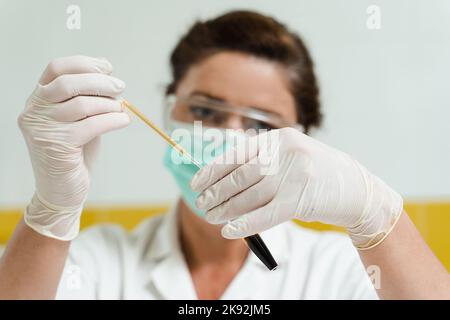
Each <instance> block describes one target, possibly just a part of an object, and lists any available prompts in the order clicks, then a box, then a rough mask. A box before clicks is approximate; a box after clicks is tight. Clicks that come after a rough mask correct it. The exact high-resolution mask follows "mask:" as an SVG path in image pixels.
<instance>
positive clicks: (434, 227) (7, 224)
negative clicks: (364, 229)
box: [0, 202, 450, 271]
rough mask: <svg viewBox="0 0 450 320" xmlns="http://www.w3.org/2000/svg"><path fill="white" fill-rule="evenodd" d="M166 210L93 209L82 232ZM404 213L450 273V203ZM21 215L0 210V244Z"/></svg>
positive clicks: (414, 205) (127, 224) (419, 205)
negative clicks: (88, 228) (94, 226)
mask: <svg viewBox="0 0 450 320" xmlns="http://www.w3.org/2000/svg"><path fill="white" fill-rule="evenodd" d="M167 208H168V205H156V206H155V205H149V206H111V207H108V206H101V207H99V206H96V207H93V206H91V207H87V208H86V209H85V210H84V212H83V215H82V218H81V228H82V229H83V228H86V227H88V226H92V225H95V224H99V223H117V224H120V225H122V226H123V227H124V228H126V229H127V230H131V229H133V228H134V227H135V226H136V225H137V224H139V222H140V221H142V220H143V219H145V218H147V217H150V216H153V215H157V214H162V213H164V212H166V211H167ZM405 209H406V211H407V212H408V214H409V215H410V217H411V219H412V220H413V221H414V223H415V224H416V226H417V228H418V229H419V231H420V233H421V234H422V236H423V237H424V238H425V240H426V241H427V243H428V245H429V246H430V247H431V249H432V250H433V252H434V253H435V254H436V256H437V257H438V258H439V259H440V260H441V261H442V263H443V264H444V265H445V267H446V268H447V270H449V271H450V202H409V203H407V204H405ZM21 215H22V209H18V208H15V209H14V208H13V209H6V208H4V209H0V244H4V243H6V242H7V241H8V239H9V238H10V237H11V235H12V233H13V231H14V228H15V226H16V224H17V223H18V222H19V220H20V218H21ZM298 224H299V225H301V226H304V227H307V228H312V229H316V230H337V231H344V230H343V229H342V228H337V227H333V226H329V225H324V224H321V223H304V222H298Z"/></svg>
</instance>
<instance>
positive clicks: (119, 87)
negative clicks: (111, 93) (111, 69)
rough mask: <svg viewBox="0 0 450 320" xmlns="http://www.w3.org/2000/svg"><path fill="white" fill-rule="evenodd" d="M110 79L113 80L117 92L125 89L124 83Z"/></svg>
mask: <svg viewBox="0 0 450 320" xmlns="http://www.w3.org/2000/svg"><path fill="white" fill-rule="evenodd" d="M112 79H113V82H114V85H115V86H116V88H117V90H118V91H123V90H124V89H125V87H126V84H125V82H123V81H122V80H120V79H117V78H112Z"/></svg>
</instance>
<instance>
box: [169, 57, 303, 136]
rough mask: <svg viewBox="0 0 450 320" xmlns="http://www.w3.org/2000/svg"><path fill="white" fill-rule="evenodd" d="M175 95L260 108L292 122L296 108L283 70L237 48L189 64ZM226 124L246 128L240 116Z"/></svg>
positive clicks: (236, 127)
mask: <svg viewBox="0 0 450 320" xmlns="http://www.w3.org/2000/svg"><path fill="white" fill-rule="evenodd" d="M176 96H177V99H181V98H189V97H199V98H205V99H208V100H213V101H219V102H224V103H226V104H228V105H231V106H233V108H234V107H235V108H239V106H245V107H251V108H255V109H259V110H262V111H264V112H267V113H268V114H273V115H276V116H278V117H281V118H282V119H284V120H285V121H287V122H289V123H295V122H296V120H297V112H296V107H295V101H294V97H293V96H292V94H291V92H290V91H289V83H288V79H287V74H286V70H285V69H284V68H283V67H282V66H281V65H278V64H276V63H273V62H270V61H268V60H264V59H261V58H257V57H254V56H251V55H247V54H242V53H236V52H227V51H225V52H220V53H216V54H214V55H211V56H209V57H208V58H206V59H204V60H202V61H201V62H199V63H197V64H196V65H194V66H192V67H191V68H190V69H189V70H188V72H187V73H186V75H185V76H184V78H183V79H182V80H181V81H180V83H179V85H178V87H177V91H176ZM222 126H223V127H225V128H231V129H247V128H246V127H245V124H244V120H243V119H242V117H241V116H237V115H236V116H230V117H227V118H226V123H225V124H222Z"/></svg>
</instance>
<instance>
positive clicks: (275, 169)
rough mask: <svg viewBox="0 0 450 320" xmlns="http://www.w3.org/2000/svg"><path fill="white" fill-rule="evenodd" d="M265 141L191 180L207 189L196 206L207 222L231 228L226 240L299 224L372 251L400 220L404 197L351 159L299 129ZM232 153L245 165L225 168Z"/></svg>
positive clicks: (220, 160) (240, 150) (195, 186)
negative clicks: (342, 232) (341, 230)
mask: <svg viewBox="0 0 450 320" xmlns="http://www.w3.org/2000/svg"><path fill="white" fill-rule="evenodd" d="M263 135H264V134H263ZM263 135H260V136H256V137H253V138H250V144H251V143H252V142H253V143H254V144H255V145H256V146H257V147H256V148H252V149H251V150H250V151H249V150H248V148H245V146H243V145H242V146H237V147H236V148H232V149H230V150H229V151H228V152H226V153H225V154H224V155H222V156H220V157H218V158H217V159H215V161H214V162H212V163H211V164H210V165H208V166H206V167H205V168H203V169H202V170H200V171H199V172H198V173H197V174H196V175H195V176H194V177H193V179H192V180H191V187H192V189H193V190H194V191H197V192H200V191H202V193H201V194H200V195H199V197H198V199H197V202H196V205H197V206H198V207H199V208H200V209H204V210H208V211H207V214H206V219H207V221H208V222H210V223H213V224H224V223H225V226H224V227H223V228H222V235H223V236H224V237H225V238H230V239H234V238H243V237H246V236H249V235H253V234H255V233H259V232H262V231H264V230H266V229H268V228H271V227H273V226H275V225H277V224H279V223H282V222H285V221H288V220H291V219H299V220H303V221H308V222H309V221H319V222H322V223H326V224H332V225H336V226H341V227H345V228H347V229H348V232H349V235H350V237H351V239H352V241H353V244H354V245H355V247H357V248H359V249H368V248H371V247H374V246H375V245H377V244H378V243H380V242H381V241H382V240H383V239H384V238H385V237H386V236H387V234H388V233H389V232H390V231H391V229H392V228H393V226H394V225H395V223H396V221H398V218H399V217H400V214H401V213H402V211H403V200H402V198H401V197H400V195H399V194H397V193H396V192H395V191H394V190H392V189H391V188H390V187H388V186H387V185H386V184H385V183H384V182H383V181H381V180H380V179H379V178H377V177H376V176H374V175H372V174H371V173H370V172H368V171H367V170H366V169H365V168H364V167H363V166H362V165H360V164H359V163H358V162H357V161H355V160H353V159H352V158H351V157H350V156H348V155H347V154H345V153H343V152H341V151H338V150H336V149H333V148H331V147H329V146H327V145H325V144H323V143H320V142H318V141H316V140H314V139H313V138H311V137H308V136H306V135H304V134H303V133H301V132H300V131H298V130H296V129H293V128H285V129H280V130H272V131H270V132H268V133H267V135H268V136H266V137H265V139H261V138H262V137H263ZM232 154H234V155H235V157H234V159H245V160H246V162H245V164H241V165H239V164H226V162H224V159H233V157H230V155H232ZM236 154H237V157H236ZM239 157H241V158H239ZM267 160H269V163H270V170H269V171H271V172H269V173H270V174H267V168H265V167H264V164H267V163H268V162H267ZM224 163H225V164H224ZM264 168H265V169H264Z"/></svg>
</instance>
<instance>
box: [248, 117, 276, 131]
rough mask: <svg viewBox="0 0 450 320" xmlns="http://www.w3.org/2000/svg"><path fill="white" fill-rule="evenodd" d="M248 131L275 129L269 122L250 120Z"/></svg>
mask: <svg viewBox="0 0 450 320" xmlns="http://www.w3.org/2000/svg"><path fill="white" fill-rule="evenodd" d="M246 127H247V129H255V130H267V131H269V130H272V129H275V127H273V126H272V125H270V124H268V123H267V122H263V121H259V120H248V121H247V123H246Z"/></svg>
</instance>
